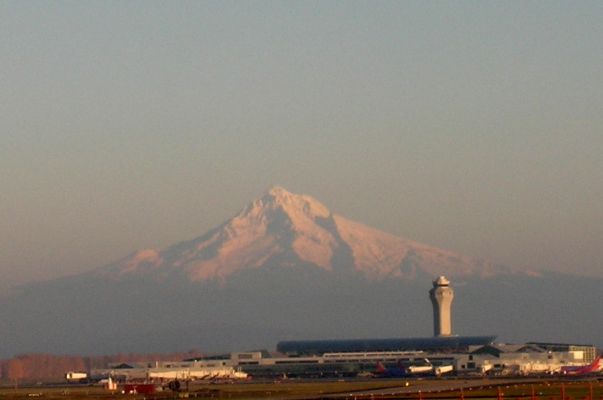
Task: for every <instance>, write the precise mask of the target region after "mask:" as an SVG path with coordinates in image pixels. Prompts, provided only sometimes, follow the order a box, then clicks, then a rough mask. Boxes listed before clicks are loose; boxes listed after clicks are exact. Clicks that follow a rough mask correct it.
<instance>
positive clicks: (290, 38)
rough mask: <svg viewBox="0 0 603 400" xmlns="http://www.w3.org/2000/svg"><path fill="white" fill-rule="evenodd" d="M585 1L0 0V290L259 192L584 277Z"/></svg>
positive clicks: (596, 150) (599, 93) (588, 116)
mask: <svg viewBox="0 0 603 400" xmlns="http://www.w3.org/2000/svg"><path fill="white" fill-rule="evenodd" d="M602 21H603V2H601V1H598V0H597V1H592V2H588V1H579V2H575V1H567V2H554V1H531V2H525V1H515V2H513V1H506V2H500V1H495V2H486V1H474V2H461V1H451V2H439V1H438V2H426V1H417V2H410V1H400V2H398V1H396V2H393V1H392V2H379V1H373V0H371V1H366V2H353V1H328V2H327V1H317V2H311V1H295V2H293V1H292V2H268V1H265V2H264V1H235V2H226V1H216V2H200V1H191V2H185V1H178V2H152V1H140V2H136V1H128V2H122V1H98V2H94V1H86V2H80V1H71V2H61V1H52V2H50V1H49V2H41V1H2V2H0V129H1V130H0V184H1V188H2V189H1V191H0V273H1V274H2V279H1V280H0V287H4V288H5V287H7V286H8V285H12V284H16V283H22V282H26V281H28V280H31V279H46V278H50V277H54V276H58V275H61V274H66V273H73V272H76V271H83V270H86V269H90V268H93V267H96V266H100V265H104V264H107V263H109V262H112V261H114V260H116V259H119V258H121V257H123V256H125V255H127V254H129V253H130V252H132V251H134V250H135V249H138V248H146V247H162V246H166V245H169V244H172V243H175V242H177V241H180V240H184V239H190V238H192V237H195V236H198V235H200V234H202V233H205V232H206V231H207V230H208V229H209V228H212V227H214V226H216V225H218V224H219V223H221V222H223V221H224V220H226V219H228V218H229V217H231V216H232V215H234V214H235V213H236V212H238V211H239V209H240V208H242V207H243V206H244V205H245V204H246V203H247V202H248V201H250V200H252V199H253V198H255V197H257V196H259V195H260V194H261V193H262V192H263V191H264V190H266V189H267V188H268V187H269V186H270V185H272V184H279V185H282V186H284V187H286V188H288V189H289V190H291V191H293V192H298V193H307V194H310V195H312V196H314V197H316V198H317V199H319V200H321V201H322V202H323V203H325V204H326V205H327V206H328V207H329V208H330V209H331V210H333V211H334V212H336V213H339V214H341V215H344V216H346V217H348V218H351V219H354V220H357V221H360V222H363V223H365V224H368V225H371V226H374V227H376V228H379V229H382V230H385V231H388V232H391V233H394V234H398V235H402V236H405V237H408V238H412V239H415V240H419V241H422V242H425V243H428V244H432V245H436V246H440V247H443V248H447V249H451V250H455V251H458V252H461V253H464V254H467V255H473V256H479V257H484V258H488V259H491V260H493V261H495V262H501V263H505V264H508V265H513V266H519V267H530V268H541V269H553V270H559V271H568V272H570V271H571V272H578V273H584V274H591V275H597V276H603V263H602V261H601V260H602V259H603V23H602Z"/></svg>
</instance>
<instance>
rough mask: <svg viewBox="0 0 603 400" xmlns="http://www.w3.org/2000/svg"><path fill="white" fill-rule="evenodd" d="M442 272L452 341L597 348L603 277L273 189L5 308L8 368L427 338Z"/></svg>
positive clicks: (1, 320)
mask: <svg viewBox="0 0 603 400" xmlns="http://www.w3.org/2000/svg"><path fill="white" fill-rule="evenodd" d="M440 274H444V275H446V276H447V277H449V278H450V280H451V282H452V286H453V287H454V288H455V297H454V298H455V300H454V302H453V306H452V307H453V332H454V333H455V334H461V335H463V334H464V335H481V334H498V335H499V337H500V339H501V340H507V341H520V342H521V341H527V340H540V341H556V342H560V341H561V342H564V341H566V342H572V343H576V342H577V343H596V344H600V338H599V337H598V336H597V332H599V331H600V327H601V326H603V316H602V315H601V313H600V312H598V311H599V308H600V307H599V306H600V304H601V302H600V290H599V288H600V287H601V285H603V281H602V280H601V279H593V278H591V277H580V276H572V275H562V274H553V273H545V272H543V273H541V274H530V273H520V272H517V271H514V270H511V269H507V268H503V267H498V266H496V265H493V264H491V263H488V262H485V261H480V260H477V259H473V258H471V257H466V256H461V255H458V254H455V253H452V252H449V251H445V250H440V249H437V248H434V247H430V246H427V245H423V244H420V243H417V242H413V241H411V240H407V239H403V238H400V237H396V236H394V235H390V234H387V233H384V232H381V231H378V230H376V229H373V228H369V227H367V226H365V225H362V224H359V223H356V222H352V221H350V220H348V219H346V218H343V217H341V216H339V215H336V214H333V213H332V212H331V211H329V209H327V208H326V207H325V206H324V205H322V204H321V203H320V202H318V201H316V200H315V199H313V198H311V197H309V196H304V195H296V194H292V193H289V192H287V191H286V190H284V189H282V188H279V187H275V188H272V189H270V190H269V191H268V192H267V193H265V194H264V195H263V196H261V197H260V198H259V199H257V200H255V201H253V202H251V203H250V204H248V205H247V206H246V207H245V208H244V209H243V210H242V211H241V212H240V213H239V214H237V215H236V216H235V217H233V218H232V219H230V220H228V221H226V222H225V223H224V224H222V225H221V226H219V227H217V228H215V229H213V230H211V231H209V232H207V233H206V234H204V235H203V236H200V237H199V238H196V239H193V240H190V241H185V242H182V243H178V244H175V245H173V246H169V247H167V248H165V249H160V250H141V251H138V252H136V253H134V254H133V255H131V256H129V257H126V258H125V259H123V260H121V261H119V262H116V263H114V264H112V265H109V266H106V267H101V268H98V269H97V270H95V271H92V272H90V273H82V274H79V275H75V276H70V277H63V278H58V279H55V280H53V281H47V282H39V283H35V284H31V285H26V286H23V287H20V288H17V289H15V290H14V292H13V293H11V294H10V295H7V296H4V297H0V337H2V341H1V342H0V357H3V356H7V355H9V356H10V355H14V354H18V353H23V352H48V351H52V352H57V353H67V354H73V353H84V354H90V353H92V354H102V353H116V352H132V351H135V352H157V351H175V350H187V349H191V348H198V349H201V350H203V351H208V352H215V351H233V350H234V351H238V350H249V349H262V348H264V349H273V348H274V346H275V345H276V342H277V341H279V340H284V339H329V338H363V337H413V336H426V335H430V334H431V332H432V325H431V324H432V314H431V304H430V301H429V298H428V296H427V293H428V290H429V289H430V287H431V282H432V280H433V278H434V277H435V276H438V275H440ZM578 328H579V329H578Z"/></svg>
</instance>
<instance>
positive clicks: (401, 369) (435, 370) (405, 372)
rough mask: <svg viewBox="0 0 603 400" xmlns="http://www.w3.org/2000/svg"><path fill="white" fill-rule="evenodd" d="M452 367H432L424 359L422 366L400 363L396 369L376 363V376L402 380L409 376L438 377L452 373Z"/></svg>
mask: <svg viewBox="0 0 603 400" xmlns="http://www.w3.org/2000/svg"><path fill="white" fill-rule="evenodd" d="M453 370H454V367H453V366H452V365H440V366H438V367H434V366H433V365H432V364H431V362H429V360H428V359H426V358H425V359H424V363H422V364H413V365H409V366H404V365H403V364H402V363H401V362H400V361H398V365H397V366H396V367H390V368H386V367H385V365H383V363H381V362H378V363H377V368H376V371H375V373H376V375H377V376H379V377H382V378H404V377H409V376H419V375H436V376H440V375H442V374H446V373H449V372H452V371H453Z"/></svg>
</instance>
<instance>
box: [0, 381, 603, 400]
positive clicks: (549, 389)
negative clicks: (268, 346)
mask: <svg viewBox="0 0 603 400" xmlns="http://www.w3.org/2000/svg"><path fill="white" fill-rule="evenodd" d="M337 397H339V398H344V397H345V398H346V399H354V400H368V399H371V400H373V399H376V400H379V399H384V400H385V399H400V400H445V399H458V400H465V399H466V400H479V399H484V400H486V399H490V400H504V399H512V400H603V382H602V381H597V380H591V381H562V380H536V381H528V380H506V381H499V380H460V379H451V380H433V381H428V380H410V381H406V380H379V379H372V380H349V381H282V382H264V383H262V382H246V383H228V384H209V383H207V384H205V383H204V384H199V383H194V384H190V385H189V387H188V391H181V392H180V393H175V392H171V391H167V390H166V391H160V392H157V393H154V394H150V395H142V394H121V393H120V392H119V391H117V392H113V393H112V392H109V391H107V390H104V389H102V388H98V387H91V386H80V387H74V386H69V387H44V386H35V387H30V388H2V389H0V400H24V399H28V400H35V399H38V398H39V399H40V400H69V399H74V400H77V399H91V400H93V399H98V400H112V399H124V400H125V399H131V400H164V399H165V400H167V399H180V398H197V399H233V400H246V399H250V400H253V399H283V400H294V399H295V400H298V399H320V398H337Z"/></svg>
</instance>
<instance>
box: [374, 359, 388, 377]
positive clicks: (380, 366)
mask: <svg viewBox="0 0 603 400" xmlns="http://www.w3.org/2000/svg"><path fill="white" fill-rule="evenodd" d="M376 371H377V373H378V374H384V373H386V372H387V369H386V368H385V365H383V363H382V362H381V361H377V367H376Z"/></svg>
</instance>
